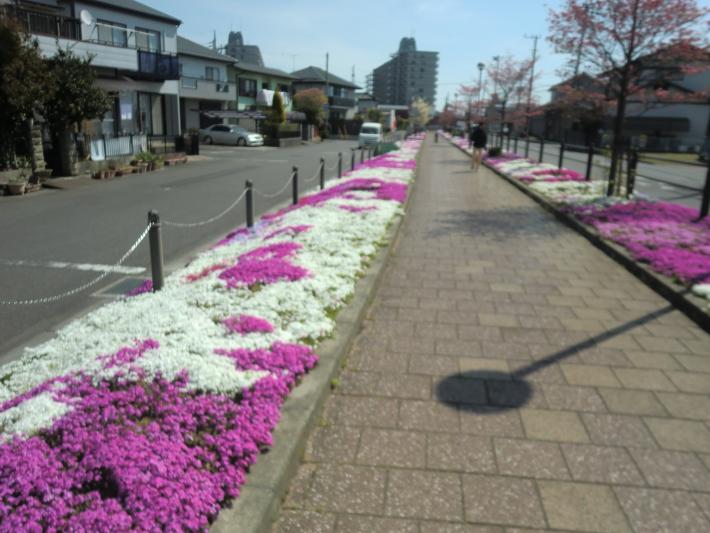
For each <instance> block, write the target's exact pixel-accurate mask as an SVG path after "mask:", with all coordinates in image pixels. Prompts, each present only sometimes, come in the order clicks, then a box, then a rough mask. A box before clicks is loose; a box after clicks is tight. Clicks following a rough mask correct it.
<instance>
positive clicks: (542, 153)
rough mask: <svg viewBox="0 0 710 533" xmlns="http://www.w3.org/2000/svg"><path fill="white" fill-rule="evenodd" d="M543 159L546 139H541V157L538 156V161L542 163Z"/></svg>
mask: <svg viewBox="0 0 710 533" xmlns="http://www.w3.org/2000/svg"><path fill="white" fill-rule="evenodd" d="M543 159H545V139H540V157H539V158H538V161H540V163H542V160H543Z"/></svg>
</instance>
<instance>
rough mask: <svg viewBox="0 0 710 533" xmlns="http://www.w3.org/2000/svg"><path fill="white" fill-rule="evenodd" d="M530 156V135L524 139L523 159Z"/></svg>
mask: <svg viewBox="0 0 710 533" xmlns="http://www.w3.org/2000/svg"><path fill="white" fill-rule="evenodd" d="M529 156H530V134H529V133H528V135H527V136H526V137H525V157H526V158H527V157H529Z"/></svg>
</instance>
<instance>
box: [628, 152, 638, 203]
mask: <svg viewBox="0 0 710 533" xmlns="http://www.w3.org/2000/svg"><path fill="white" fill-rule="evenodd" d="M638 162H639V153H638V151H637V150H635V149H632V150H631V152H630V153H629V163H628V167H627V169H626V197H627V198H631V195H632V194H633V193H634V186H635V185H636V166H637V165H638Z"/></svg>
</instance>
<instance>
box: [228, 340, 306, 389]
mask: <svg viewBox="0 0 710 533" xmlns="http://www.w3.org/2000/svg"><path fill="white" fill-rule="evenodd" d="M215 353H217V354H219V355H224V356H225V357H229V358H231V359H233V360H234V362H235V365H236V367H237V369H239V370H267V371H269V372H271V373H272V374H273V375H274V376H278V377H279V379H281V380H283V382H284V383H285V384H286V385H287V386H289V387H292V386H293V385H295V383H296V379H297V378H298V377H299V376H300V375H302V374H304V373H306V372H307V371H308V370H310V369H311V368H313V367H314V366H315V364H316V362H317V361H318V356H317V355H316V354H315V352H313V350H312V349H311V348H309V347H308V346H304V345H302V344H288V343H283V342H276V343H274V344H272V345H271V347H270V348H269V349H268V350H264V349H261V350H247V349H245V348H239V349H236V350H215Z"/></svg>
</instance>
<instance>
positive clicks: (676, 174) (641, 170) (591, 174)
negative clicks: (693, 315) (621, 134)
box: [488, 132, 710, 218]
mask: <svg viewBox="0 0 710 533" xmlns="http://www.w3.org/2000/svg"><path fill="white" fill-rule="evenodd" d="M489 137H490V138H489V143H488V144H489V146H494V147H500V148H501V149H502V150H504V151H507V152H514V153H517V154H519V155H521V156H523V157H526V158H529V159H532V160H535V161H538V162H540V163H548V164H552V165H555V166H557V167H558V168H562V167H565V168H569V169H571V170H575V171H577V172H579V173H580V174H582V175H584V177H585V179H587V180H608V179H609V174H610V160H611V149H609V148H600V147H598V146H593V145H581V144H572V143H566V142H559V141H551V140H549V139H544V138H535V137H527V138H525V137H518V136H513V135H503V134H500V133H496V132H493V133H491V134H490V135H489ZM695 157H698V159H697V160H696V159H695ZM618 169H619V172H626V173H627V176H629V179H628V180H627V183H628V187H627V190H626V193H627V195H631V194H632V193H633V192H634V187H635V185H636V183H637V180H639V179H642V180H647V181H649V182H654V183H659V184H660V185H661V187H672V188H676V189H680V190H683V191H687V193H688V195H689V196H690V197H692V196H698V197H699V200H700V217H701V218H704V217H705V216H707V214H708V210H709V209H710V160H708V159H706V160H705V161H701V160H700V156H693V155H689V154H687V153H686V154H681V155H679V154H670V155H665V154H659V153H658V152H656V151H647V150H641V149H640V147H639V145H638V144H631V143H627V148H626V149H625V150H624V152H623V154H622V157H621V159H620V161H619V166H618Z"/></svg>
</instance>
